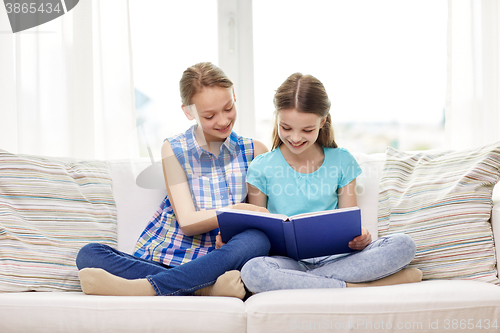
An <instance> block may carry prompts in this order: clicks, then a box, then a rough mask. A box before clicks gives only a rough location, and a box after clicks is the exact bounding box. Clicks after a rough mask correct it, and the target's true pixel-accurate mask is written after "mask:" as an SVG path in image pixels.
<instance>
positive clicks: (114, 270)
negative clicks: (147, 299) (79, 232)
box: [76, 229, 270, 296]
mask: <svg viewBox="0 0 500 333" xmlns="http://www.w3.org/2000/svg"><path fill="white" fill-rule="evenodd" d="M269 249H270V244H269V240H268V239H267V236H266V235H265V234H264V233H263V232H261V231H258V230H253V229H252V230H247V231H245V232H242V233H241V234H238V235H236V236H234V237H233V238H231V240H230V241H229V242H227V243H226V244H224V245H223V246H222V247H221V248H220V249H216V250H213V251H211V252H209V253H208V254H206V255H204V256H202V257H198V258H196V259H194V260H192V261H190V262H188V263H185V264H183V265H180V266H175V267H170V266H166V265H163V264H161V263H159V262H155V261H151V260H146V259H141V258H137V257H134V256H132V255H129V254H126V253H123V252H120V251H118V250H115V249H113V248H111V247H109V246H107V245H104V244H97V243H91V244H87V245H85V246H84V247H82V248H81V249H80V251H79V252H78V255H77V257H76V266H77V267H78V269H83V268H86V267H94V268H102V269H104V270H105V271H107V272H109V273H111V274H113V275H117V276H120V277H122V278H125V279H143V278H146V279H147V280H148V281H149V283H151V285H152V286H153V288H154V290H155V291H156V294H157V295H159V296H183V295H191V294H193V292H194V291H196V290H198V289H200V288H203V287H206V286H209V285H212V284H214V283H215V281H216V280H217V278H218V277H219V276H220V275H222V274H224V273H225V272H227V271H230V270H235V269H237V270H240V269H241V268H242V267H243V265H244V264H245V263H246V262H247V261H248V260H250V259H251V258H254V257H258V256H264V255H267V253H268V252H269Z"/></svg>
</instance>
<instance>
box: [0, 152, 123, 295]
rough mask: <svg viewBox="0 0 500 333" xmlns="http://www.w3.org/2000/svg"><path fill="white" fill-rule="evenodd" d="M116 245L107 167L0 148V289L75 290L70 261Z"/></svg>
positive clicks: (74, 270) (76, 282)
mask: <svg viewBox="0 0 500 333" xmlns="http://www.w3.org/2000/svg"><path fill="white" fill-rule="evenodd" d="M90 242H100V243H104V244H108V245H110V246H113V247H116V245H117V236H116V207H115V202H114V199H113V196H112V186H111V178H110V175H109V172H108V168H107V165H106V164H105V163H104V162H99V161H86V162H71V163H68V162H63V161H62V160H57V159H52V158H44V157H37V156H28V155H14V154H10V153H8V152H6V151H3V150H0V291H32V290H33V291H54V290H61V291H62V290H64V291H79V290H81V289H80V282H79V280H78V270H77V268H76V265H75V257H76V254H77V253H78V250H79V249H80V248H81V247H82V246H83V245H85V244H87V243H90Z"/></svg>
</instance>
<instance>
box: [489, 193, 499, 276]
mask: <svg viewBox="0 0 500 333" xmlns="http://www.w3.org/2000/svg"><path fill="white" fill-rule="evenodd" d="M491 228H492V229H493V239H494V240H495V250H496V256H497V271H498V273H499V274H498V276H499V277H500V268H499V265H498V263H499V260H500V199H496V200H494V201H493V209H492V211H491Z"/></svg>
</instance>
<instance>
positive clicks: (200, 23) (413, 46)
mask: <svg viewBox="0 0 500 333" xmlns="http://www.w3.org/2000/svg"><path fill="white" fill-rule="evenodd" d="M145 4H147V6H145ZM250 8H251V10H249V9H250ZM130 15H131V29H132V45H133V57H134V81H135V86H136V105H137V117H138V119H137V122H138V129H139V137H140V138H142V139H143V142H142V144H141V147H143V149H142V152H141V153H142V155H144V156H148V153H147V150H146V147H147V146H150V147H151V148H152V151H153V154H154V156H155V158H156V159H158V158H159V156H160V147H161V144H162V141H163V140H164V139H165V138H167V137H169V136H171V135H173V134H176V133H179V132H181V131H183V130H184V129H186V128H187V127H188V126H189V124H190V122H188V121H187V119H186V118H185V117H184V115H183V113H182V111H181V109H180V104H181V102H180V97H179V88H178V82H179V79H180V78H181V75H182V72H183V71H184V70H185V68H187V67H188V66H190V65H193V64H195V63H197V62H200V61H211V62H213V63H214V64H217V65H218V66H220V67H221V68H222V69H223V70H224V71H225V72H226V73H227V74H228V75H229V76H230V78H231V79H232V80H233V81H235V84H236V91H237V98H238V103H239V105H238V111H239V113H240V114H239V115H238V118H239V122H240V123H239V124H238V122H237V126H236V130H237V131H238V134H241V135H245V136H252V137H255V138H256V139H258V140H260V141H262V142H264V143H265V144H266V145H267V146H268V147H270V142H271V140H270V136H271V129H272V124H273V110H274V108H273V103H272V100H273V95H274V91H275V90H276V88H277V87H278V86H279V85H280V84H281V83H282V82H283V81H284V80H285V78H286V77H288V76H289V75H290V74H292V73H294V72H302V73H307V74H312V75H314V76H316V77H317V78H319V79H320V80H321V81H322V82H323V83H324V85H325V87H326V89H327V92H328V94H329V96H330V99H331V101H332V108H331V114H332V120H333V125H334V129H335V131H336V140H337V143H338V144H339V145H340V146H342V147H345V148H347V149H349V150H351V151H356V152H365V153H373V152H383V151H385V148H386V146H393V147H396V148H399V149H403V150H417V149H428V148H442V147H443V146H444V105H445V95H446V33H447V31H446V29H447V1H446V0H437V1H436V0H406V1H399V0H377V1H372V0H314V1H306V0H273V1H266V0H253V1H252V0H210V1H207V0H186V1H180V2H179V1H175V2H174V1H160V0H148V1H147V2H145V1H140V0H130ZM233 15H234V16H233ZM233 17H234V19H235V22H236V23H235V24H234V25H233V26H232V28H231V26H229V25H230V24H233V23H234V22H233V21H231V20H232V18H233ZM242 22H243V23H242ZM248 22H250V25H248ZM252 25H253V28H252V29H250V30H253V38H251V37H248V36H251V33H250V34H249V33H248V31H247V29H248V27H249V26H252ZM231 29H236V30H235V31H233V30H231ZM219 30H220V31H219ZM223 30H227V31H223ZM225 36H226V37H225ZM235 36H236V37H235ZM224 38H227V39H224ZM231 38H236V43H234V40H232V39H231ZM231 43H233V44H231ZM219 44H220V45H219ZM227 45H233V46H234V45H236V51H234V50H230V48H229V47H227ZM235 54H236V55H235ZM249 54H250V56H249ZM252 55H253V57H252ZM227 59H230V60H227ZM252 68H253V70H252ZM252 80H253V81H254V84H251V82H252ZM249 84H250V87H253V90H254V91H250V90H251V89H249V87H248V85H249ZM242 90H243V91H242ZM247 90H248V94H246V95H244V94H242V93H247ZM242 95H243V96H242ZM240 97H245V98H240ZM254 100H255V111H254V112H255V114H254V115H250V116H249V115H248V114H246V113H249V112H250V113H251V112H252V110H253V109H254V108H253V106H252V105H253V103H254ZM243 108H246V109H245V111H244V112H242V109H243ZM253 119H255V124H252V125H253V126H248V123H252V122H253Z"/></svg>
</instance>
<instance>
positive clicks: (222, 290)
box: [194, 270, 246, 299]
mask: <svg viewBox="0 0 500 333" xmlns="http://www.w3.org/2000/svg"><path fill="white" fill-rule="evenodd" d="M245 294H246V291H245V285H244V284H243V282H242V281H241V277H240V271H237V270H234V271H227V272H226V273H224V274H222V275H221V276H219V277H218V278H217V281H215V283H214V284H213V285H211V286H208V287H205V288H201V289H198V290H196V291H195V292H194V295H195V296H226V297H237V298H239V299H243V298H244V297H245Z"/></svg>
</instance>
